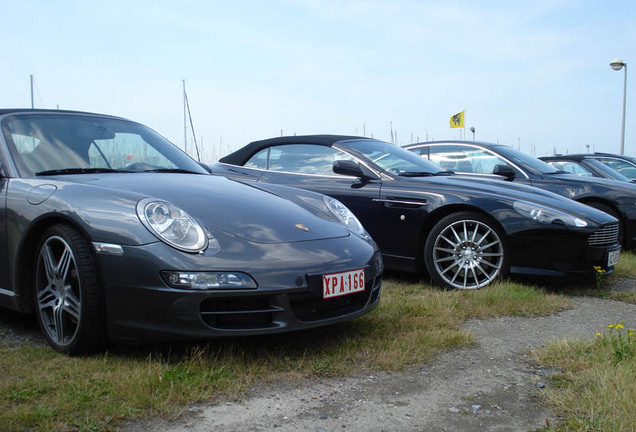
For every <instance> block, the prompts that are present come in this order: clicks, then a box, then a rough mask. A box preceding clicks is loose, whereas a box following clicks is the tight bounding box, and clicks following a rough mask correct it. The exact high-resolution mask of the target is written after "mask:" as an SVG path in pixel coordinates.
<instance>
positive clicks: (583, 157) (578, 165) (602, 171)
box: [539, 153, 636, 183]
mask: <svg viewBox="0 0 636 432" xmlns="http://www.w3.org/2000/svg"><path fill="white" fill-rule="evenodd" d="M539 159H541V160H542V161H544V162H547V163H549V164H550V165H552V166H553V167H554V168H556V169H557V170H559V171H565V172H567V173H569V174H575V175H578V176H582V177H600V178H607V179H611V180H620V181H626V182H632V183H634V182H636V180H635V179H630V178H628V177H625V176H624V175H623V174H621V173H620V172H618V171H616V170H615V169H613V168H611V167H610V166H609V165H607V164H605V163H603V162H601V161H600V160H598V159H596V158H595V157H594V155H591V154H589V153H581V154H566V155H554V156H540V157H539ZM635 171H636V169H635Z"/></svg>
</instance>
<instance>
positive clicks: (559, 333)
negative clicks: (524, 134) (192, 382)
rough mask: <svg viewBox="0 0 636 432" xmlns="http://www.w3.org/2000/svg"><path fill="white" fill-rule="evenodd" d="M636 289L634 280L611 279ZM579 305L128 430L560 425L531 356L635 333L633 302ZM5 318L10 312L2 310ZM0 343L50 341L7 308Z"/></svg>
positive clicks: (482, 325) (543, 374) (479, 328)
mask: <svg viewBox="0 0 636 432" xmlns="http://www.w3.org/2000/svg"><path fill="white" fill-rule="evenodd" d="M614 285H615V288H616V290H618V291H634V290H636V280H629V281H626V280H624V281H615V283H614ZM572 302H573V305H574V308H573V309H570V310H567V311H564V312H560V313H558V314H555V315H550V316H545V317H535V318H519V317H504V318H497V319H489V320H474V321H469V322H467V323H466V324H465V328H466V329H467V330H468V331H470V332H472V333H473V334H475V336H476V340H477V344H476V346H475V347H473V348H468V349H462V350H456V351H452V352H449V353H446V354H444V355H440V356H439V357H438V358H437V359H436V360H435V361H434V362H433V363H431V364H429V365H426V366H424V367H422V368H418V369H410V370H407V371H404V372H400V373H380V374H377V375H374V376H369V375H358V376H350V377H346V378H342V379H320V380H308V381H306V382H304V383H303V384H301V385H291V384H288V383H285V382H280V383H276V384H273V385H272V384H270V385H267V386H261V387H257V388H254V389H252V390H251V391H250V394H249V395H248V396H246V398H245V399H244V400H242V401H239V402H235V401H221V402H218V403H216V404H214V405H201V406H191V407H188V409H187V410H186V413H185V414H184V415H182V416H181V417H180V418H179V419H177V420H174V421H166V420H162V419H153V420H151V421H144V422H132V423H127V424H125V425H123V426H122V430H123V431H125V432H132V431H139V430H145V431H150V432H159V431H161V432H164V431H166V432H172V431H192V432H204V431H206V432H207V431H214V432H226V431H274V432H277V431H280V432H287V431H290V432H291V431H294V432H295V431H346V430H348V431H377V432H381V431H384V432H397V431H400V432H407V431H413V432H415V431H457V432H463V431H471V432H472V431H477V430H478V431H529V430H536V429H538V428H541V427H544V426H545V425H546V420H548V421H549V422H550V423H551V424H555V422H556V419H555V418H554V417H553V416H552V414H551V413H550V412H548V411H546V410H545V409H544V408H543V407H541V405H540V403H539V402H540V401H539V398H538V397H537V394H538V393H539V392H540V391H541V387H542V386H543V383H544V382H547V376H548V375H549V374H550V373H553V372H557V373H558V371H551V370H549V369H537V368H535V367H534V366H533V365H532V364H531V363H530V362H529V359H528V357H527V356H526V352H527V351H528V350H529V349H531V348H536V347H539V346H542V345H544V344H545V343H547V342H549V341H550V340H553V339H561V338H567V337H577V336H582V337H594V334H595V333H596V332H598V331H603V330H604V329H606V328H607V325H608V324H611V323H616V322H619V321H621V320H623V321H625V325H626V327H628V328H636V305H633V304H628V303H623V302H616V301H611V300H602V299H596V298H590V297H573V298H572ZM5 312H6V313H5ZM0 318H1V319H0V340H4V341H8V342H9V344H11V343H15V344H16V345H19V344H23V343H25V342H26V343H34V344H42V345H44V344H45V342H44V340H43V338H42V336H40V334H39V333H38V329H37V326H36V324H35V323H34V322H33V320H31V319H30V318H28V317H23V316H22V315H19V314H13V313H11V312H7V311H3V316H2V317H0Z"/></svg>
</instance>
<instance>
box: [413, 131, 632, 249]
mask: <svg viewBox="0 0 636 432" xmlns="http://www.w3.org/2000/svg"><path fill="white" fill-rule="evenodd" d="M404 148H406V149H407V150H409V151H411V152H413V153H415V154H417V155H420V156H421V157H422V158H424V159H426V160H429V161H431V162H433V163H435V164H437V165H439V166H441V167H443V168H444V169H448V170H452V171H454V172H457V173H461V174H468V175H469V176H470V177H471V178H474V177H482V178H498V179H502V180H507V181H509V182H514V183H519V184H526V185H531V186H534V187H536V188H540V189H543V190H547V191H550V192H554V193H557V194H559V195H562V196H564V197H567V198H571V199H573V200H575V201H578V202H581V203H583V204H587V205H589V206H590V207H594V208H596V209H599V210H602V211H604V212H606V213H608V214H611V215H612V216H614V217H616V218H617V219H618V220H619V221H620V239H621V243H622V244H623V245H624V246H625V247H626V248H629V249H633V248H635V247H636V185H634V184H631V183H627V182H623V181H617V180H609V179H604V178H592V177H580V176H576V175H572V174H568V173H566V172H564V171H559V170H557V169H556V168H554V167H553V166H551V165H549V164H548V163H546V162H544V161H542V160H539V159H537V158H535V157H533V156H530V155H528V154H525V153H523V152H521V151H519V150H516V149H514V148H512V147H508V146H505V145H503V144H492V143H485V142H475V141H431V142H423V143H417V144H409V145H406V146H404Z"/></svg>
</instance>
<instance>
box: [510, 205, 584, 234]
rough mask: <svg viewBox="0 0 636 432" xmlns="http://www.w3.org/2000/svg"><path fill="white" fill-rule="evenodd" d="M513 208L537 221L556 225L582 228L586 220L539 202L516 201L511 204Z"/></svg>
mask: <svg viewBox="0 0 636 432" xmlns="http://www.w3.org/2000/svg"><path fill="white" fill-rule="evenodd" d="M512 206H513V207H514V209H515V210H516V211H517V212H518V213H519V214H521V215H523V216H525V217H528V218H530V219H534V220H536V221H537V222H541V223H546V224H556V225H567V226H573V227H579V228H583V227H586V226H587V222H585V221H584V220H583V219H579V218H577V217H576V216H572V215H571V214H568V213H565V212H562V211H560V210H557V209H553V208H550V207H544V206H542V205H539V204H535V203H530V202H525V201H517V202H515V203H514V204H513V205H512Z"/></svg>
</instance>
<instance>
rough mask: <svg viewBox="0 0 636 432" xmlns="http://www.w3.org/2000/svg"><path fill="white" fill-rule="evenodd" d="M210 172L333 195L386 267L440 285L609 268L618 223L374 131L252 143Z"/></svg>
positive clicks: (473, 285)
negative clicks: (478, 175) (443, 162)
mask: <svg viewBox="0 0 636 432" xmlns="http://www.w3.org/2000/svg"><path fill="white" fill-rule="evenodd" d="M211 172H212V173H213V174H215V175H222V176H226V177H228V178H232V179H238V180H240V181H243V182H246V183H251V184H253V183H258V184H282V185H289V186H294V187H296V188H300V189H306V190H312V191H315V192H320V193H323V194H325V195H328V196H331V197H334V198H337V199H338V200H339V201H341V202H342V203H344V204H345V205H346V206H347V207H348V208H350V209H351V211H353V213H354V214H355V215H356V216H357V217H358V218H359V219H360V221H361V222H362V224H363V225H364V227H365V228H366V229H367V231H368V232H369V233H370V234H371V236H372V237H373V238H374V239H375V241H376V242H377V243H378V245H379V246H380V249H381V250H382V254H383V257H384V261H385V265H386V267H387V268H391V269H394V270H403V271H412V272H426V273H427V274H428V275H430V277H431V278H432V279H433V280H434V281H435V282H436V283H437V284H439V285H441V286H444V287H451V288H458V289H472V288H480V287H483V286H486V285H488V284H489V283H491V282H492V281H493V280H495V279H496V278H498V277H501V276H506V275H507V274H508V273H509V272H512V273H515V274H525V275H534V276H549V277H552V276H554V277H558V276H561V277H562V276H570V277H579V276H590V275H591V274H593V266H601V267H603V268H604V269H608V270H610V271H611V269H612V268H613V265H614V264H615V263H616V262H617V260H618V257H619V248H620V246H619V244H618V241H617V240H618V230H619V227H618V224H617V222H616V219H615V218H613V217H611V216H609V215H607V214H605V213H603V212H600V211H597V210H594V209H592V208H590V207H587V206H584V205H581V204H579V203H576V202H574V201H572V200H568V199H565V198H563V197H561V196H558V195H556V194H552V193H549V192H545V191H542V190H540V189H536V188H531V187H527V186H522V185H510V184H508V183H505V182H501V181H499V180H488V179H484V180H482V181H475V180H470V179H466V178H464V177H462V176H458V175H454V174H453V173H452V172H450V171H446V170H443V169H441V168H440V167H438V166H437V165H434V164H432V163H429V162H428V161H426V160H424V159H422V158H420V157H419V156H416V155H415V154H413V153H411V152H408V151H406V150H404V149H402V148H400V147H397V146H394V145H391V144H389V143H386V142H382V141H378V140H375V139H370V138H363V137H351V136H337V135H311V136H293V137H281V138H272V139H267V140H262V141H255V142H252V143H251V144H248V145H246V146H245V147H243V148H241V149H240V150H238V151H236V152H234V153H232V154H230V155H228V156H225V157H223V158H221V159H220V161H219V163H217V164H214V165H212V166H211ZM299 193H301V192H300V191H299Z"/></svg>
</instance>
